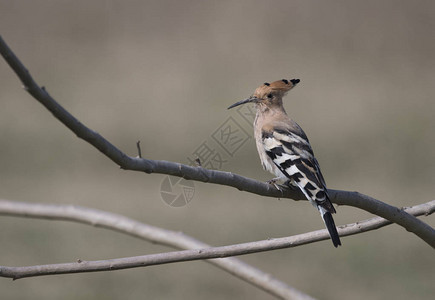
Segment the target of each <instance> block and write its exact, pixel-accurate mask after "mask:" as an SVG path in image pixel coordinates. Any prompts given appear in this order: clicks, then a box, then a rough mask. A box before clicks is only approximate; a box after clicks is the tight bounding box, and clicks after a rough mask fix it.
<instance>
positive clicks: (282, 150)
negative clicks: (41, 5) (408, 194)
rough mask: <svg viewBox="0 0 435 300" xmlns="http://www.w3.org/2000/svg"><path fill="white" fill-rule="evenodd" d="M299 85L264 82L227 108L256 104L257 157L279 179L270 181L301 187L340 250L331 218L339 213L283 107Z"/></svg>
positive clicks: (302, 136)
mask: <svg viewBox="0 0 435 300" xmlns="http://www.w3.org/2000/svg"><path fill="white" fill-rule="evenodd" d="M299 82H300V80H299V79H291V80H287V79H282V80H278V81H275V82H272V83H268V82H265V83H264V84H263V85H261V86H260V87H259V88H257V89H256V90H255V93H254V94H253V95H252V96H251V97H249V98H248V99H246V100H242V101H239V102H237V103H234V104H233V105H231V106H230V107H228V109H230V108H233V107H236V106H239V105H242V104H246V103H255V107H256V110H257V114H256V117H255V121H254V136H255V140H256V144H257V150H258V154H259V155H260V160H261V163H262V165H263V168H264V169H265V170H267V171H269V172H271V173H272V174H274V175H275V176H277V178H274V179H272V180H271V181H270V182H273V183H275V182H276V181H283V182H286V183H287V184H289V185H290V186H293V187H296V188H299V189H300V190H301V191H302V193H303V194H304V195H305V197H306V198H307V199H308V200H309V201H310V202H311V204H312V205H313V206H314V207H316V208H317V209H318V210H319V212H320V214H321V216H322V219H323V221H324V222H325V225H326V228H327V229H328V232H329V235H330V237H331V240H332V243H333V244H334V247H338V246H339V245H341V241H340V237H339V235H338V232H337V228H336V227H335V223H334V219H333V218H332V214H333V213H335V212H336V211H335V209H334V206H333V205H332V203H331V201H330V200H329V196H328V190H327V188H326V183H325V180H324V178H323V175H322V172H321V171H320V167H319V163H318V162H317V159H316V158H315V157H314V153H313V149H312V148H311V145H310V142H309V141H308V138H307V136H306V134H305V132H304V131H303V130H302V128H301V127H300V126H299V125H298V124H297V123H296V122H295V121H293V120H292V119H290V117H289V116H288V115H287V113H286V111H285V109H284V106H283V104H282V98H283V97H284V96H285V95H286V94H287V92H288V91H289V90H291V89H292V88H293V87H295V86H296V85H297V84H298V83H299Z"/></svg>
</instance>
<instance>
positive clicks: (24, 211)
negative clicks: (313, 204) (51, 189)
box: [0, 199, 313, 300]
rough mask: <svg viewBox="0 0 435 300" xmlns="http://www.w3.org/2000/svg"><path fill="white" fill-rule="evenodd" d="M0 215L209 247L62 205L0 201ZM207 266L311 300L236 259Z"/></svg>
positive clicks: (133, 222)
mask: <svg viewBox="0 0 435 300" xmlns="http://www.w3.org/2000/svg"><path fill="white" fill-rule="evenodd" d="M0 215H6V216H15V217H28V218H38V219H48V220H61V221H72V222H78V223H82V224H87V225H91V226H95V227H102V228H106V229H110V230H114V231H118V232H121V233H124V234H127V235H130V236H133V237H137V238H140V239H143V240H147V241H150V242H152V243H156V244H160V245H165V246H169V247H171V248H175V249H202V248H209V247H210V245H207V244H206V243H203V242H201V241H198V240H196V239H194V238H192V237H190V236H188V235H185V234H183V233H181V232H176V231H171V230H167V229H163V228H159V227H155V226H152V225H148V224H144V223H141V222H138V221H136V220H133V219H131V218H127V217H125V216H122V215H118V214H114V213H109V212H106V211H101V210H97V209H91V208H86V207H81V206H73V205H64V204H41V203H38V204H35V203H26V202H18V201H8V200H2V199H0ZM207 262H208V263H210V264H212V265H214V266H216V267H218V268H220V269H222V270H224V271H226V272H228V273H230V274H232V275H235V276H236V277H238V278H240V279H242V280H244V281H246V282H248V283H250V284H252V285H254V286H256V287H258V288H260V289H263V290H264V291H266V292H268V293H270V294H272V295H274V296H276V297H279V298H283V299H301V300H308V299H313V298H311V297H310V296H308V295H306V294H304V293H302V292H300V291H298V290H296V289H295V288H293V287H291V286H289V285H287V284H286V283H284V282H282V281H280V280H278V279H276V278H274V277H272V276H271V275H269V274H267V273H264V272H263V271H261V270H259V269H257V268H255V267H253V266H251V265H249V264H246V263H244V262H242V261H241V260H239V259H237V258H225V259H214V260H207ZM107 264H109V262H107ZM80 266H81V267H83V268H84V269H83V270H81V271H80V272H89V271H87V270H86V267H85V265H84V264H81V265H80ZM141 266H142V265H137V266H136V267H141ZM5 268H7V267H1V266H0V276H3V277H11V278H14V279H19V278H22V276H21V277H20V276H19V273H15V270H14V269H13V268H12V269H8V270H9V271H7V272H6V273H4V271H5V270H7V269H5ZM8 272H12V273H8ZM65 273H68V272H65ZM28 274H29V275H28V276H26V277H30V276H38V275H48V274H42V273H39V274H38V275H36V274H33V275H30V273H28ZM9 275H10V276H9Z"/></svg>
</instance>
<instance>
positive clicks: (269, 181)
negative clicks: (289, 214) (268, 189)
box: [266, 178, 282, 192]
mask: <svg viewBox="0 0 435 300" xmlns="http://www.w3.org/2000/svg"><path fill="white" fill-rule="evenodd" d="M278 180H279V178H273V179H271V180H268V181H266V183H268V184H271V185H273V186H274V187H275V188H276V189H277V190H278V191H280V192H282V188H280V187H279V185H278V184H276V182H277V181H278Z"/></svg>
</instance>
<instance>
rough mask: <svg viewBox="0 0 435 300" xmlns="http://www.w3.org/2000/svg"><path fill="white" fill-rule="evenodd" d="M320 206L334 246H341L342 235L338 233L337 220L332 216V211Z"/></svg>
mask: <svg viewBox="0 0 435 300" xmlns="http://www.w3.org/2000/svg"><path fill="white" fill-rule="evenodd" d="M318 208H319V211H320V214H321V215H322V219H323V222H325V225H326V229H328V232H329V236H330V237H331V240H332V243H333V244H334V247H335V248H337V247H338V246H341V241H340V236H339V235H338V232H337V227H335V222H334V219H333V218H332V214H331V212H330V211H328V210H326V209H325V208H324V207H322V206H320V205H319V206H318Z"/></svg>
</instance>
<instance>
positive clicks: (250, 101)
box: [227, 97, 258, 109]
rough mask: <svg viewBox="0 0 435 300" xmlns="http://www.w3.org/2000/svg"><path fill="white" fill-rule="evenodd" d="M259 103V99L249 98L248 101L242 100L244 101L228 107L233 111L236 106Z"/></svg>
mask: <svg viewBox="0 0 435 300" xmlns="http://www.w3.org/2000/svg"><path fill="white" fill-rule="evenodd" d="M257 101H258V98H257V97H249V98H248V99H246V100H242V101H239V102H236V103H234V104H233V105H231V106H230V107H228V108H227V109H231V108H233V107H236V106H239V105H242V104H245V103H252V102H257Z"/></svg>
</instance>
